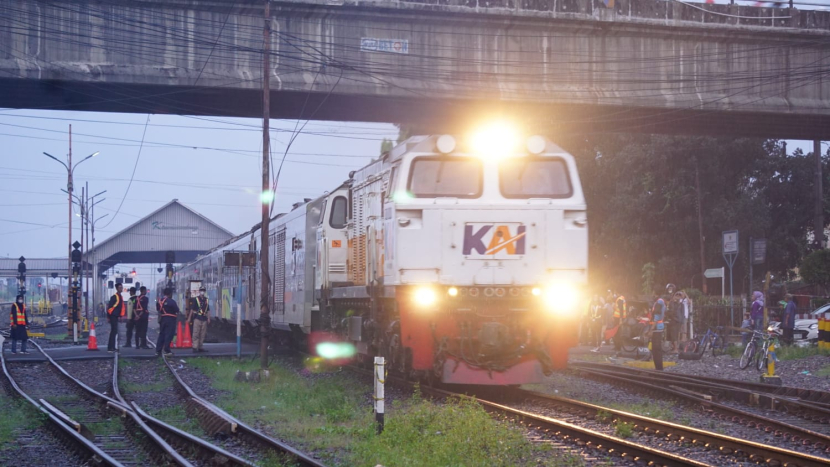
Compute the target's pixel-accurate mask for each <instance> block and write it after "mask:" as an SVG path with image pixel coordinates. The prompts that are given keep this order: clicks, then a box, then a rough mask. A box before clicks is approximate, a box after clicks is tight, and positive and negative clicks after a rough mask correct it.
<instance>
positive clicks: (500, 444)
mask: <svg viewBox="0 0 830 467" xmlns="http://www.w3.org/2000/svg"><path fill="white" fill-rule="evenodd" d="M547 450H549V448H546V447H543V446H537V445H533V444H531V443H530V442H528V441H527V439H526V438H525V437H524V434H523V433H522V431H521V430H520V429H518V428H516V427H514V426H512V425H508V424H505V423H499V422H496V421H494V420H493V419H492V418H491V417H490V416H489V415H488V414H487V413H486V412H485V411H484V409H482V408H481V406H479V405H478V404H477V403H476V402H474V401H471V400H465V399H457V398H453V399H449V400H448V401H447V402H446V403H445V404H443V405H436V404H433V403H431V402H427V401H423V400H421V399H419V398H418V397H415V398H413V400H412V401H410V403H409V404H407V406H406V407H404V408H402V410H401V411H400V412H396V416H395V417H392V418H391V419H390V420H389V423H387V424H386V428H385V430H384V432H383V434H382V435H380V436H368V437H363V438H362V439H361V440H359V441H358V442H357V443H356V445H355V448H354V458H353V459H352V460H353V464H354V465H359V466H373V465H378V464H381V465H383V466H384V467H397V466H435V465H452V466H463V465H468V466H473V465H487V466H514V465H530V464H535V465H581V460H579V459H578V458H576V457H575V456H574V457H570V458H568V459H543V458H542V455H543V454H544V451H547ZM565 462H571V463H570V464H566V463H565ZM574 462H576V463H574Z"/></svg>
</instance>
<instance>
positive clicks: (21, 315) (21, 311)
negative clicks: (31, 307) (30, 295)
mask: <svg viewBox="0 0 830 467" xmlns="http://www.w3.org/2000/svg"><path fill="white" fill-rule="evenodd" d="M12 307H14V308H13V310H12V311H14V317H13V318H12V326H15V325H17V326H25V325H26V305H22V306H21V305H18V304H17V303H13V304H12Z"/></svg>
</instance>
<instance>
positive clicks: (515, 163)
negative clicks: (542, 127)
mask: <svg viewBox="0 0 830 467" xmlns="http://www.w3.org/2000/svg"><path fill="white" fill-rule="evenodd" d="M499 187H500V189H501V194H502V196H504V197H505V198H570V197H571V194H573V188H572V187H571V179H570V177H569V176H568V165H567V164H566V163H565V161H564V160H563V159H560V158H558V157H535V158H532V157H531V158H528V157H522V158H514V159H508V160H505V161H504V162H502V163H501V165H500V167H499Z"/></svg>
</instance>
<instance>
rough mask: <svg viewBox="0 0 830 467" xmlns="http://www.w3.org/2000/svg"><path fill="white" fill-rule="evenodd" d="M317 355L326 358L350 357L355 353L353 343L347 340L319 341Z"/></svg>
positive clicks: (340, 358)
mask: <svg viewBox="0 0 830 467" xmlns="http://www.w3.org/2000/svg"><path fill="white" fill-rule="evenodd" d="M316 350H317V355H319V356H320V357H321V358H324V359H326V360H342V359H347V358H352V357H354V356H355V354H356V353H357V350H355V348H354V345H352V344H350V343H348V342H321V343H319V344H317V348H316Z"/></svg>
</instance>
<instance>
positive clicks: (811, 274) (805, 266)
mask: <svg viewBox="0 0 830 467" xmlns="http://www.w3.org/2000/svg"><path fill="white" fill-rule="evenodd" d="M798 271H799V273H800V274H801V277H802V278H804V280H805V281H807V282H808V283H809V284H816V285H820V286H822V287H824V288H827V287H830V249H825V250H817V251H814V252H812V253H810V254H809V255H807V256H805V257H804V261H802V262H801V266H800V267H799V268H798Z"/></svg>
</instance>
